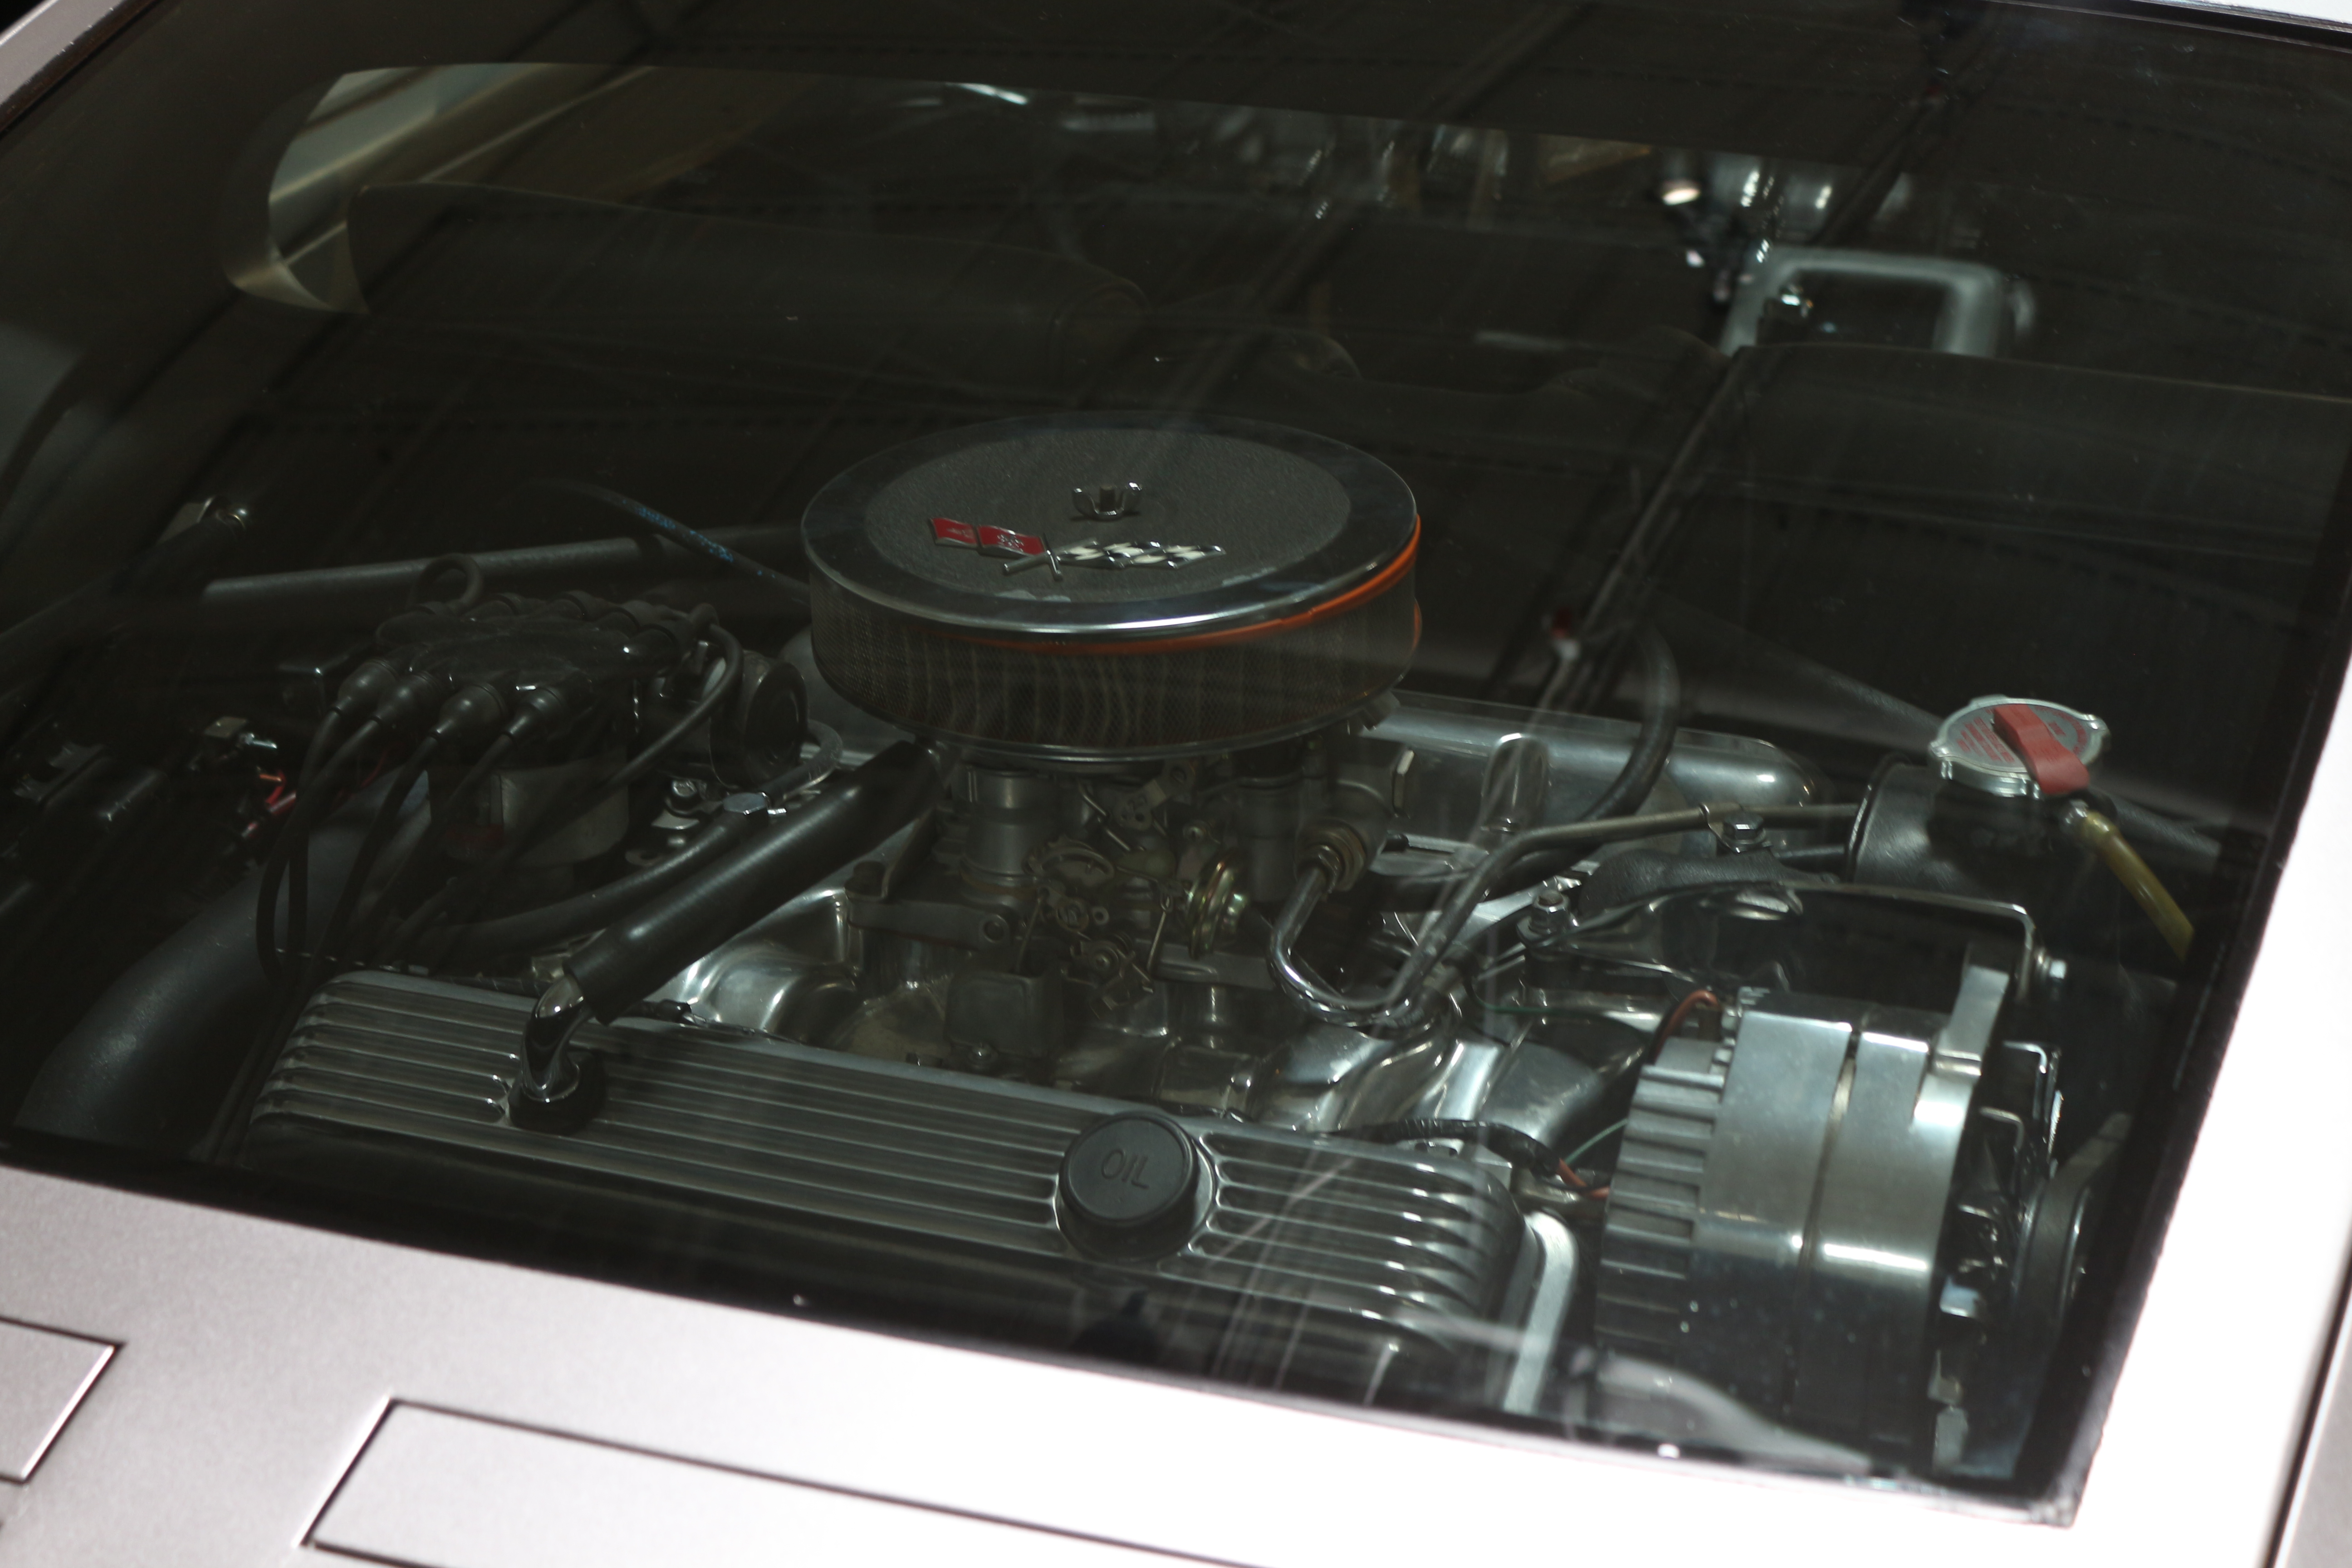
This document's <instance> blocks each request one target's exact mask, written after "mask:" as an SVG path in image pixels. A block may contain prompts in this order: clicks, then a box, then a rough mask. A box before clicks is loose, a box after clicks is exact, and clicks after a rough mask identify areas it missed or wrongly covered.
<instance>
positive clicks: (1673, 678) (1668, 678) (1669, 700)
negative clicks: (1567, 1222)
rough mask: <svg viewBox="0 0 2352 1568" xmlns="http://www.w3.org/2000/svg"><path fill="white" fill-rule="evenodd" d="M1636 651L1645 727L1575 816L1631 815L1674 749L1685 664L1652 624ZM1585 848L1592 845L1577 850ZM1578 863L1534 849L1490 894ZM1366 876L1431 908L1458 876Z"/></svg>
mask: <svg viewBox="0 0 2352 1568" xmlns="http://www.w3.org/2000/svg"><path fill="white" fill-rule="evenodd" d="M1633 654H1634V657H1635V658H1637V659H1638V660H1639V661H1640V665H1641V691H1640V696H1639V698H1638V701H1639V702H1640V705H1641V713H1642V719H1641V725H1642V727H1641V730H1640V731H1639V732H1637V733H1636V734H1635V735H1634V737H1633V748H1632V750H1630V751H1629V752H1626V754H1625V765H1624V766H1622V767H1621V768H1619V769H1618V770H1617V776H1616V777H1615V778H1613V779H1612V780H1610V781H1609V787H1608V788H1606V789H1604V790H1602V791H1601V795H1600V798H1599V799H1597V800H1595V801H1594V802H1593V803H1592V804H1591V805H1588V806H1586V807H1585V808H1584V809H1583V810H1582V811H1580V812H1579V813H1577V815H1576V816H1575V818H1574V820H1575V821H1578V822H1598V821H1601V819H1603V818H1605V817H1612V816H1630V815H1631V814H1632V813H1633V811H1634V810H1635V809H1636V808H1638V807H1639V806H1640V805H1641V804H1642V803H1643V801H1645V800H1647V799H1649V797H1650V792H1651V791H1652V790H1654V789H1655V788H1657V787H1658V778H1659V776H1660V775H1661V774H1663V773H1664V772H1665V771H1666V760H1667V759H1668V758H1669V757H1671V756H1673V755H1674V750H1675V733H1676V731H1678V730H1679V729H1680V728H1681V725H1682V721H1683V677H1682V669H1681V668H1680V667H1679V666H1677V665H1676V664H1675V650H1674V649H1673V648H1671V647H1667V646H1666V639H1665V638H1664V637H1661V636H1659V635H1658V633H1657V632H1656V631H1655V630H1654V628H1652V627H1649V626H1643V627H1642V628H1641V630H1640V631H1638V632H1636V633H1635V634H1634V637H1633ZM1585 852H1589V851H1588V850H1580V851H1579V853H1585ZM1574 863H1575V862H1574V860H1573V859H1572V858H1571V859H1562V858H1560V856H1559V854H1550V855H1530V856H1528V858H1526V859H1524V860H1521V861H1520V862H1519V863H1518V864H1517V865H1516V866H1514V867H1512V868H1511V869H1510V870H1509V871H1508V872H1507V873H1505V874H1504V876H1503V877H1502V879H1500V880H1499V881H1497V882H1496V885H1495V887H1494V889H1492V890H1491V891H1490V892H1489V893H1488V894H1487V897H1489V898H1495V899H1499V898H1502V897H1505V896H1506V895H1507V894H1511V893H1516V892H1520V891H1522V890H1524V889H1528V888H1531V887H1533V886H1535V885H1536V884H1537V883H1538V882H1540V881H1542V880H1543V879H1545V878H1547V877H1555V876H1558V875H1559V873H1560V872H1561V871H1562V870H1564V869H1565V868H1567V867H1569V866H1570V865H1573V864H1574ZM1366 880H1367V883H1368V887H1367V889H1366V891H1367V893H1368V894H1369V901H1370V902H1371V903H1372V904H1374V905H1375V906H1376V907H1379V908H1381V909H1391V910H1433V909H1435V908H1436V907H1437V906H1438V905H1440V904H1442V903H1444V901H1445V895H1446V893H1447V892H1448V891H1449V890H1450V889H1452V888H1453V887H1454V884H1455V883H1456V882H1457V881H1459V880H1460V878H1459V877H1458V876H1451V875H1449V876H1437V877H1401V878H1397V879H1393V880H1391V881H1388V882H1386V884H1385V885H1381V883H1380V882H1379V881H1377V880H1375V879H1371V878H1367V879H1366ZM1498 1152H1499V1151H1498Z"/></svg>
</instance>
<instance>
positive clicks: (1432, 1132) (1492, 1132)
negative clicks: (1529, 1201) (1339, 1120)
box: [1344, 1116, 1560, 1176]
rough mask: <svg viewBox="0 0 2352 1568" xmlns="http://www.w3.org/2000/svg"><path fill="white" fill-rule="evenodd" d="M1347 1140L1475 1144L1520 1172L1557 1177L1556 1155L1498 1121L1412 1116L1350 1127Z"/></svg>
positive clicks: (1541, 1144)
mask: <svg viewBox="0 0 2352 1568" xmlns="http://www.w3.org/2000/svg"><path fill="white" fill-rule="evenodd" d="M1344 1131H1345V1133H1346V1135H1347V1136H1348V1137H1350V1138H1361V1139H1363V1140H1364V1141H1365V1142H1368V1143H1421V1142H1435V1141H1437V1140H1439V1139H1447V1140H1458V1141H1459V1142H1465V1143H1476V1144H1479V1145H1481V1146H1483V1147H1485V1148H1487V1149H1491V1150H1493V1151H1494V1152H1496V1153H1497V1154H1500V1155H1501V1156H1502V1157H1503V1158H1504V1159H1506V1160H1508V1161H1509V1162H1510V1163H1512V1164H1514V1165H1517V1166H1518V1167H1519V1168H1520V1169H1521V1170H1525V1171H1533V1172H1535V1173H1537V1174H1538V1175H1544V1176H1557V1175H1559V1168H1560V1160H1559V1155H1558V1154H1556V1153H1554V1152H1552V1150H1551V1149H1550V1147H1549V1145H1547V1144H1545V1143H1543V1142H1540V1141H1539V1140H1537V1139H1534V1138H1530V1137H1528V1135H1527V1134H1526V1133H1524V1132H1522V1131H1519V1130H1518V1129H1517V1128H1516V1127H1506V1126H1504V1125H1503V1124H1502V1123H1501V1122H1499V1121H1441V1120H1439V1119H1437V1118H1435V1117H1428V1116H1415V1117H1409V1118H1407V1119H1406V1120H1404V1121H1383V1122H1381V1124H1380V1125H1379V1126H1377V1127H1352V1128H1348V1129H1345V1130H1344Z"/></svg>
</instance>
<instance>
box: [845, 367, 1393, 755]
mask: <svg viewBox="0 0 2352 1568" xmlns="http://www.w3.org/2000/svg"><path fill="white" fill-rule="evenodd" d="M1419 533H1420V524H1419V521H1418V519H1417V518H1416V517H1415V515H1414V511H1413V500H1412V491H1411V490H1410V489H1407V488H1406V486H1405V483H1404V481H1403V480H1402V479H1399V478H1398V477H1397V476H1396V474H1395V473H1394V472H1392V471H1391V469H1389V468H1387V467H1385V466H1384V465H1382V464H1381V463H1379V462H1376V461H1374V460H1373V459H1372V458H1368V457H1366V456H1365V455H1364V454H1363V453H1361V452H1359V451H1357V450H1355V449H1354V448H1353V447H1347V446H1343V445H1341V444H1340V443H1339V442H1337V441H1331V440H1327V439H1325V438H1324V437H1319V436H1311V435H1308V434H1307V433H1306V432H1304V431H1299V430H1291V429H1286V428H1284V427H1282V426H1275V425H1261V424H1257V423H1255V422H1253V421H1247V420H1240V419H1220V418H1185V417H1177V416H1168V415H1162V414H1151V413H1135V414H1071V415H1044V416H1035V417H1032V418H1025V419H1006V420H1002V421H999V422H997V423H994V424H989V425H977V426H969V427H967V428H964V429H960V430H950V431H947V432H944V433H942V434H940V435H938V436H932V437H925V438H924V439H922V440H919V441H914V442H909V443H908V444H907V445H906V446H903V447H894V448H893V449H891V450H889V451H887V452H883V453H880V454H878V455H877V456H875V457H872V458H867V459H866V461H864V462H862V463H859V464H858V465H856V467H855V468H850V469H849V470H848V471H847V472H845V473H844V474H842V475H841V476H840V477H839V478H837V479H835V480H834V481H833V482H832V483H831V484H829V485H827V486H826V487H825V488H824V489H823V490H821V491H820V492H818V494H817V496H816V498H815V500H813V501H811V502H810V503H809V509H808V515H807V518H806V521H805V523H804V526H803V538H804V540H805V542H806V545H807V550H808V557H809V563H810V564H811V566H812V567H813V568H814V570H813V572H812V573H811V574H810V577H811V585H810V592H811V596H812V600H813V608H814V617H815V624H814V626H813V628H812V632H811V637H812V641H813V642H814V652H815V655H816V660H817V664H818V667H819V668H821V669H823V671H824V676H825V679H827V680H829V681H830V682H832V684H833V686H834V688H835V689H836V690H838V691H839V692H841V693H842V695H844V696H845V697H847V698H848V699H849V700H852V701H854V702H856V703H858V704H859V705H860V706H862V707H865V708H866V709H868V710H871V711H873V712H875V713H877V714H879V715H881V716H882V717H883V718H885V719H887V720H889V721H891V722H893V723H895V724H898V725H901V726H903V727H905V728H907V729H909V730H912V731H916V732H918V733H920V734H927V735H934V736H941V737H946V738H950V739H953V740H958V741H963V742H971V743H973V744H975V745H979V746H982V747H984V748H985V749H987V750H989V751H991V752H999V753H1003V754H1006V755H1011V756H1028V757H1035V758H1039V759H1042V760H1054V761H1064V762H1093V761H1118V760H1122V759H1129V758H1142V757H1154V756H1174V755H1181V754H1184V753H1187V752H1216V751H1231V750H1235V749H1238V748H1241V747H1246V746H1254V745H1262V744H1264V743H1265V742H1271V741H1276V740H1281V739H1284V738H1286V737H1289V736H1293V735H1298V734H1303V733H1305V732H1306V731H1310V730H1314V729H1318V728H1320V727H1322V726H1323V725H1326V724H1328V723H1330V722H1332V721H1335V720H1338V719H1340V718H1343V717H1345V716H1346V715H1347V714H1348V713H1349V712H1350V711H1352V710H1355V709H1356V708H1358V707H1360V706H1361V705H1362V704H1364V703H1365V702H1366V701H1368V700H1370V699H1372V698H1374V697H1377V696H1378V695H1380V694H1381V692H1383V691H1385V690H1386V689H1388V688H1389V687H1390V686H1391V685H1392V684H1393V683H1394V682H1395V680H1396V679H1397V677H1399V676H1400V675H1402V674H1403V673H1404V669H1405V666H1406V664H1407V662H1408V661H1409V660H1410V659H1411V658H1412V649H1413V644H1414V641H1415V638H1416V636H1417V634H1418V630H1419V624H1418V619H1417V615H1418V612H1417V611H1416V609H1415V606H1414V603H1413V595H1412V571H1413V552H1414V546H1415V544H1416V542H1417V541H1418V538H1419Z"/></svg>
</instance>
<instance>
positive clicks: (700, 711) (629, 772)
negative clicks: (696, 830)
mask: <svg viewBox="0 0 2352 1568" xmlns="http://www.w3.org/2000/svg"><path fill="white" fill-rule="evenodd" d="M710 637H711V639H712V640H713V641H715V642H717V643H718V644H719V649H720V653H721V657H722V658H723V659H724V661H725V673H724V674H722V675H721V676H720V677H719V680H718V682H717V684H715V685H714V686H712V687H711V689H709V690H708V691H706V692H704V693H703V694H702V696H701V697H700V698H699V699H698V700H696V702H695V704H694V706H693V707H692V708H690V709H688V710H687V713H686V716H685V717H684V718H682V719H680V720H679V721H677V723H675V724H673V725H671V726H670V727H669V728H668V729H667V730H666V731H663V732H662V733H661V734H660V735H657V736H656V737H655V738H654V740H653V741H652V742H650V743H648V744H646V746H644V747H642V748H640V749H639V750H638V752H637V753H636V755H635V756H633V757H631V758H629V759H628V760H627V761H626V762H624V763H622V764H621V765H620V767H618V768H617V769H615V770H614V772H612V773H607V774H606V775H605V776H604V778H603V779H601V780H600V781H598V783H597V784H596V785H595V787H594V788H593V790H592V791H591V792H590V793H589V794H588V795H586V796H584V797H583V796H581V795H570V796H569V797H568V798H567V796H566V795H562V794H558V795H554V796H553V797H551V798H550V799H549V800H548V801H546V802H545V803H544V804H543V805H541V808H540V809H539V811H538V812H537V813H536V814H535V815H534V816H531V817H530V820H528V821H527V822H525V823H523V824H522V825H521V826H519V827H518V828H517V829H516V831H515V832H514V833H512V834H510V835H509V837H508V839H507V842H506V843H505V845H503V846H502V847H500V848H499V850H498V852H497V853H496V854H494V855H492V856H491V857H490V858H488V860H486V861H484V862H482V863H481V864H480V865H478V866H477V867H475V868H473V869H472V870H470V871H467V872H466V873H464V874H463V875H462V876H459V877H457V878H455V879H452V880H451V881H450V882H449V883H448V884H447V885H446V887H444V888H443V889H441V890H440V891H439V892H437V893H435V894H434V895H433V896H432V897H431V898H429V899H427V900H425V901H424V902H423V903H422V904H419V905H418V906H417V907H416V908H415V909H414V910H410V911H409V913H408V916H407V918H406V919H404V920H403V921H401V922H400V924H399V925H398V926H397V927H395V928H394V931H393V933H392V935H391V937H390V938H389V939H388V940H387V941H386V942H384V944H383V951H382V952H379V953H378V954H377V955H376V956H377V958H378V960H379V961H380V962H384V963H389V962H391V961H393V960H394V959H395V958H396V957H397V956H398V955H399V954H401V953H402V952H406V951H407V950H408V947H409V944H410V943H411V942H415V941H416V939H417V938H418V936H419V935H420V934H421V933H422V932H423V931H425V927H426V926H427V925H429V924H430V923H431V922H432V921H434V920H436V918H438V917H439V916H440V914H441V912H442V911H443V910H446V909H448V908H449V907H450V906H451V905H452V904H454V903H457V902H458V901H460V900H471V899H476V898H478V897H480V895H481V893H482V891H483V890H484V889H487V888H488V886H489V884H490V883H491V882H492V881H493V880H495V879H497V878H498V877H499V876H500V875H501V874H502V873H503V872H504V871H505V870H506V868H508V867H509V866H510V865H512V864H513V863H514V861H515V860H516V858H519V857H520V856H521V855H523V854H525V853H527V852H528V851H529V850H530V848H531V847H533V846H535V845H538V844H541V843H542V842H544V841H545V840H546V839H547V838H548V837H551V836H552V835H553V834H555V833H557V832H560V831H561V830H562V828H563V827H564V826H568V825H569V824H571V823H573V822H576V821H578V820H579V819H580V818H581V817H583V816H587V815H588V813H590V812H592V811H593V810H595V809H596V808H597V807H598V806H600V805H604V802H605V801H606V800H607V799H609V798H611V796H612V795H614V793H615V792H617V791H620V790H624V789H626V788H628V787H629V785H630V784H634V783H635V782H636V781H637V779H638V778H640V777H641V776H643V775H644V774H645V773H646V771H647V770H648V769H650V768H651V767H652V766H653V765H654V764H655V763H657V762H659V761H660V760H661V758H662V755H663V753H665V752H667V751H668V750H669V749H670V748H671V747H672V746H675V745H676V744H677V742H679V741H681V740H683V739H684V738H685V737H686V735H687V733H688V731H691V730H692V729H693V728H694V727H695V726H696V725H698V724H700V723H703V722H705V721H708V720H709V718H710V717H711V715H712V714H714V713H716V712H717V711H718V710H719V706H720V705H721V704H722V703H724V702H725V701H726V700H727V699H728V697H729V695H730V694H731V693H732V692H733V691H734V690H735V689H736V688H737V687H738V686H740V684H741V683H742V679H743V645H742V644H741V643H740V642H738V641H737V640H736V639H735V637H734V634H733V633H731V632H730V631H728V630H727V628H726V627H724V626H711V627H710Z"/></svg>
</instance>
